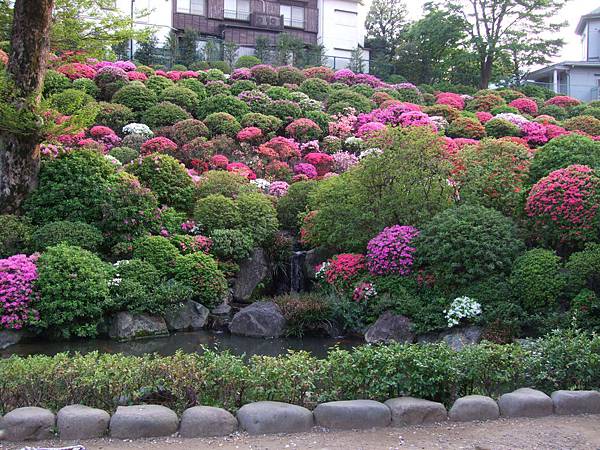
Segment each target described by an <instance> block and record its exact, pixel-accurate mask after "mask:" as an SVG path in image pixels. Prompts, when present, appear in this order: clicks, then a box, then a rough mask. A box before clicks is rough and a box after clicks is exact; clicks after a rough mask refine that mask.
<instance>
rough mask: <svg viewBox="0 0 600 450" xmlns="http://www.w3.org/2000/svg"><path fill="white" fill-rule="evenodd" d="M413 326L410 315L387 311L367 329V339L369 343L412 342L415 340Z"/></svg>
mask: <svg viewBox="0 0 600 450" xmlns="http://www.w3.org/2000/svg"><path fill="white" fill-rule="evenodd" d="M411 328H412V322H411V321H410V319H409V318H408V317H404V316H400V315H397V314H394V313H393V312H391V311H386V312H384V313H383V314H382V315H381V316H380V317H379V319H377V321H376V322H375V323H374V324H373V325H371V326H370V327H369V328H368V329H367V332H366V333H365V341H367V342H369V343H376V342H385V343H389V342H402V343H412V342H413V341H414V340H415V334H414V333H413V332H412V330H411Z"/></svg>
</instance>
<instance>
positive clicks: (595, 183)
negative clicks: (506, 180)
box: [525, 164, 600, 248]
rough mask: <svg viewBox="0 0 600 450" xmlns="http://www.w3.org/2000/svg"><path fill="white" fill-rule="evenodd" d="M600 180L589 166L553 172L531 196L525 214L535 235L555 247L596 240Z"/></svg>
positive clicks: (576, 165) (538, 184)
mask: <svg viewBox="0 0 600 450" xmlns="http://www.w3.org/2000/svg"><path fill="white" fill-rule="evenodd" d="M599 194H600V178H599V177H598V175H597V174H596V173H595V171H594V170H593V169H592V168H590V167H589V166H584V165H579V164H574V165H571V166H569V167H567V168H564V169H558V170H555V171H554V172H551V173H550V175H548V176H547V177H544V178H542V179H541V180H540V181H538V182H537V183H536V184H535V185H534V186H533V187H532V188H531V191H530V192H529V196H528V197H527V202H526V204H525V212H526V213H527V216H528V217H529V218H530V219H531V220H532V222H533V224H534V225H535V232H536V234H541V235H542V236H543V237H544V238H545V240H546V242H547V243H548V244H550V245H553V246H556V247H561V248H562V247H563V246H565V245H566V246H571V245H577V244H581V243H583V242H586V241H589V240H592V239H594V238H596V236H597V225H598V223H597V222H598V207H599V206H600V205H599V203H598V201H599Z"/></svg>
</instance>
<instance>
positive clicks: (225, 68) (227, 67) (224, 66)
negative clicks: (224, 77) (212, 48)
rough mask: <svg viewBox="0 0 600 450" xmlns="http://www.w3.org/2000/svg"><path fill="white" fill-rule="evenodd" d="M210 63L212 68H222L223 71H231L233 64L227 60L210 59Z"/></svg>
mask: <svg viewBox="0 0 600 450" xmlns="http://www.w3.org/2000/svg"><path fill="white" fill-rule="evenodd" d="M208 64H209V65H210V68H211V69H217V70H220V71H221V72H222V73H231V66H230V65H229V63H227V61H210V62H209V63H208Z"/></svg>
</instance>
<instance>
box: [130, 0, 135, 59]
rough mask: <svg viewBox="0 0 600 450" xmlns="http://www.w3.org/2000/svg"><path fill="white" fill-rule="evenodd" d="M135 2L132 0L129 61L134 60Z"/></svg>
mask: <svg viewBox="0 0 600 450" xmlns="http://www.w3.org/2000/svg"><path fill="white" fill-rule="evenodd" d="M134 3H135V0H131V34H132V36H131V38H130V39H129V59H130V60H133V5H134Z"/></svg>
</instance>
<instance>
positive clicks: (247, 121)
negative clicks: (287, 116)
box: [240, 112, 283, 135]
mask: <svg viewBox="0 0 600 450" xmlns="http://www.w3.org/2000/svg"><path fill="white" fill-rule="evenodd" d="M240 124H241V126H242V127H243V128H246V127H256V128H260V129H261V131H262V132H263V133H264V134H265V135H267V134H269V133H276V132H277V130H279V129H280V128H281V127H282V126H283V121H282V120H281V119H280V118H278V117H275V116H270V115H266V114H261V113H254V112H253V113H248V114H244V115H243V116H242V119H241V121H240Z"/></svg>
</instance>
